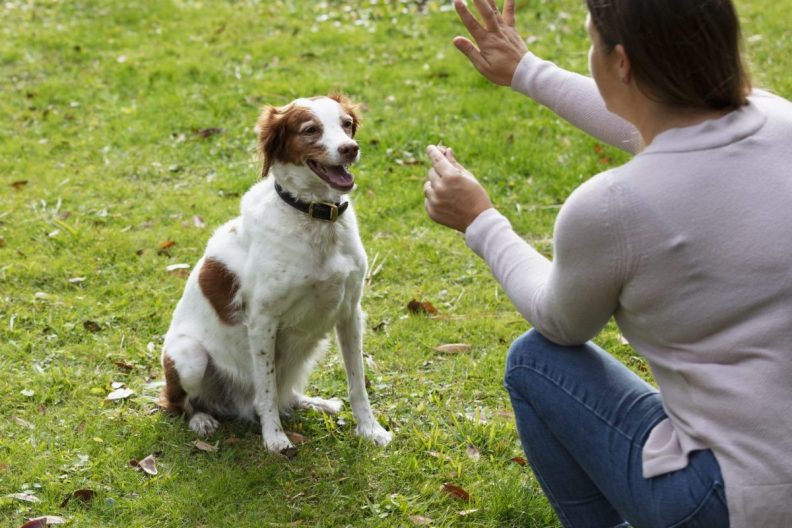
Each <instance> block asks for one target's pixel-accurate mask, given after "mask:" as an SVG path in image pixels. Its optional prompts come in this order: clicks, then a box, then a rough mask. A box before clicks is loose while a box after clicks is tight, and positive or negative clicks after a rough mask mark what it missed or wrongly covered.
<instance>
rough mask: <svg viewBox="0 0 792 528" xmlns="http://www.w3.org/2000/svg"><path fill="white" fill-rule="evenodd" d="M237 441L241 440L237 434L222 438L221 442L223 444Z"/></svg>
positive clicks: (235, 443) (233, 443)
mask: <svg viewBox="0 0 792 528" xmlns="http://www.w3.org/2000/svg"><path fill="white" fill-rule="evenodd" d="M239 442H241V440H240V439H239V437H238V436H229V437H228V438H226V439H225V440H223V443H224V444H225V445H237V444H238V443H239Z"/></svg>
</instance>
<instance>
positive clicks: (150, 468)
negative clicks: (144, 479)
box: [129, 455, 157, 475]
mask: <svg viewBox="0 0 792 528" xmlns="http://www.w3.org/2000/svg"><path fill="white" fill-rule="evenodd" d="M129 465H130V466H132V467H133V468H135V469H140V470H142V471H143V472H144V473H146V474H147V475H156V474H157V465H156V463H155V462H154V455H149V456H147V457H146V458H144V459H143V460H141V461H139V462H138V461H137V460H135V459H134V458H133V459H132V460H130V461H129Z"/></svg>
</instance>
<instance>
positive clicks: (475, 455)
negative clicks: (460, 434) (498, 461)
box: [465, 444, 481, 462]
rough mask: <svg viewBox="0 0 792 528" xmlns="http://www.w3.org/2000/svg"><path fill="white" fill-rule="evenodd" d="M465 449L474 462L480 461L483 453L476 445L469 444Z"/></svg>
mask: <svg viewBox="0 0 792 528" xmlns="http://www.w3.org/2000/svg"><path fill="white" fill-rule="evenodd" d="M465 451H466V452H467V456H468V458H469V459H470V460H472V461H473V462H478V461H479V460H480V459H481V453H479V450H478V449H476V446H474V445H473V444H468V445H467V449H466V450H465Z"/></svg>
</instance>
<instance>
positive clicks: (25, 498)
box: [6, 493, 41, 502]
mask: <svg viewBox="0 0 792 528" xmlns="http://www.w3.org/2000/svg"><path fill="white" fill-rule="evenodd" d="M6 497H7V498H9V499H15V500H18V501H22V502H41V499H39V498H38V497H36V496H35V495H33V494H32V493H11V494H9V495H6Z"/></svg>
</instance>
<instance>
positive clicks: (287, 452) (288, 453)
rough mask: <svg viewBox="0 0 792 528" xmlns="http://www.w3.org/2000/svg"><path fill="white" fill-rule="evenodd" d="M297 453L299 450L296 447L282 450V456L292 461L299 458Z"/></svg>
mask: <svg viewBox="0 0 792 528" xmlns="http://www.w3.org/2000/svg"><path fill="white" fill-rule="evenodd" d="M297 452H298V450H297V448H296V447H294V446H292V447H287V448H286V449H281V455H283V456H285V457H286V458H288V459H289V460H291V459H293V458H294V457H296V456H297Z"/></svg>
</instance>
